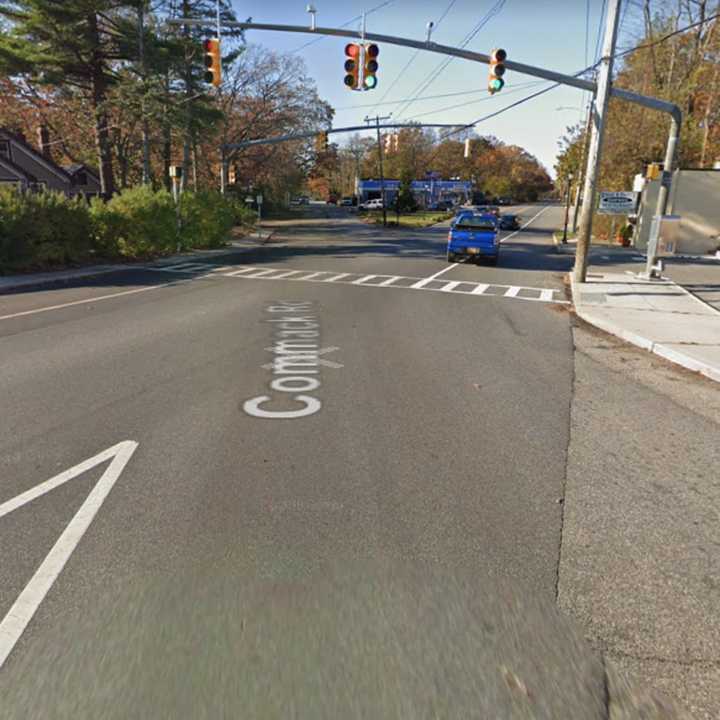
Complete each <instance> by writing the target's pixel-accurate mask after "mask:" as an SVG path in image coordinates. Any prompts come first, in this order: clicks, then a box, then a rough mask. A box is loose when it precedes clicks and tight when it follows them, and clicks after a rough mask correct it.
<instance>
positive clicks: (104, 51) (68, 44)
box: [0, 0, 128, 196]
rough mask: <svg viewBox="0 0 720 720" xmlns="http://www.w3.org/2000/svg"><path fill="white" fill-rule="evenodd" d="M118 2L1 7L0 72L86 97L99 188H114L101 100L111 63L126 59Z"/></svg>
mask: <svg viewBox="0 0 720 720" xmlns="http://www.w3.org/2000/svg"><path fill="white" fill-rule="evenodd" d="M127 5H128V4H127V3H123V2H119V1H118V0H63V2H62V3H59V2H54V1H53V0H15V1H14V2H12V3H11V4H9V5H8V4H5V5H3V6H2V7H0V16H1V17H4V18H5V19H7V20H8V21H9V22H10V32H9V33H8V34H6V35H4V36H2V37H0V71H4V72H5V73H7V74H8V75H16V76H21V77H23V78H24V79H26V80H27V81H28V82H29V83H33V84H40V85H53V86H55V87H58V86H60V85H62V86H65V87H68V88H70V89H75V90H76V91H78V92H79V93H80V94H81V95H82V97H83V98H84V99H86V100H89V101H90V104H91V107H92V109H93V115H94V118H93V119H94V133H95V145H96V151H97V160H98V166H99V171H100V183H101V188H102V192H103V194H104V195H105V196H109V195H111V194H112V193H113V192H114V189H115V180H114V175H113V166H112V154H111V150H110V139H109V127H108V125H109V123H108V113H107V107H106V101H107V97H108V89H109V88H110V86H111V85H112V84H113V83H114V81H115V77H114V74H113V72H112V64H113V63H114V62H116V61H119V60H126V59H127V57H128V56H127V54H126V53H125V51H124V50H123V47H124V46H125V45H126V42H125V41H126V36H125V35H124V27H123V26H124V23H123V19H124V18H123V14H124V13H126V12H127V10H128V7H127Z"/></svg>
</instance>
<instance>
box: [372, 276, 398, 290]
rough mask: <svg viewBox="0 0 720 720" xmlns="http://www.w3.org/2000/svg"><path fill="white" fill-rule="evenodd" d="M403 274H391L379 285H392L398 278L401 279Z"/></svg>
mask: <svg viewBox="0 0 720 720" xmlns="http://www.w3.org/2000/svg"><path fill="white" fill-rule="evenodd" d="M401 277H402V275H391V276H390V277H389V278H388V279H387V280H383V281H382V282H381V283H378V285H377V286H378V287H387V286H388V285H392V284H393V283H394V282H395V281H396V280H400V278H401Z"/></svg>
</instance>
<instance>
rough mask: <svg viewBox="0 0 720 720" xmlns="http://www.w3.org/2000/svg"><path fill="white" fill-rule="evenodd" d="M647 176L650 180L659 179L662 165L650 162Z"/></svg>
mask: <svg viewBox="0 0 720 720" xmlns="http://www.w3.org/2000/svg"><path fill="white" fill-rule="evenodd" d="M645 177H646V178H647V179H648V180H657V179H658V178H659V177H660V165H659V164H658V163H650V164H649V165H648V166H647V171H646V173H645Z"/></svg>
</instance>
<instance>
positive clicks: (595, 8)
mask: <svg viewBox="0 0 720 720" xmlns="http://www.w3.org/2000/svg"><path fill="white" fill-rule="evenodd" d="M313 4H314V6H315V8H316V9H317V24H318V26H320V27H323V26H325V27H341V26H346V27H347V28H348V29H359V21H355V22H352V23H349V21H351V20H352V19H353V18H356V17H357V16H359V15H360V14H361V13H362V12H363V10H364V11H366V12H367V13H368V14H367V31H368V32H377V33H383V34H388V35H397V36H400V37H406V38H411V39H422V40H424V39H425V37H426V33H427V31H426V24H427V22H428V21H430V20H432V21H434V22H435V24H436V28H435V30H434V31H433V36H432V39H433V40H434V41H435V42H437V43H441V44H446V45H452V46H459V45H460V44H461V43H462V41H463V40H464V39H465V38H466V37H467V36H468V34H469V33H470V32H471V31H472V30H473V29H474V28H476V26H477V25H478V24H479V22H480V21H481V20H482V19H483V18H484V17H485V16H486V15H487V14H488V12H489V11H490V10H491V9H493V8H494V7H495V8H498V12H497V13H496V14H495V15H493V16H492V17H490V18H488V19H487V22H486V23H485V24H484V26H483V27H482V28H480V29H479V31H478V32H477V34H476V35H475V36H474V37H473V38H472V40H470V42H469V43H468V44H467V48H468V49H469V50H475V51H477V52H484V53H490V51H491V50H492V49H493V48H496V47H502V48H504V49H505V50H506V51H507V54H508V60H516V61H519V62H523V63H527V64H530V65H535V66H539V67H543V68H547V69H551V70H556V71H558V72H563V73H567V74H573V73H575V72H577V71H579V70H581V69H582V68H584V67H587V65H590V64H592V62H593V61H594V60H595V54H596V45H597V39H598V30H599V27H600V18H601V12H602V8H603V4H604V2H603V0H504V2H503V0H454V1H453V0H364V1H362V0H361V1H358V2H356V1H354V0H353V1H348V0H343V1H342V2H338V1H337V0H336V1H335V2H331V1H330V0H314V3H313ZM233 5H234V8H235V11H236V14H237V17H238V20H245V19H246V18H247V17H252V18H253V21H255V22H266V23H281V24H288V25H308V26H309V21H310V16H309V15H308V14H307V12H306V6H307V3H306V2H303V1H302V0H264V1H263V0H233ZM631 7H632V6H631ZM374 8H377V9H374ZM371 10H372V12H370V11H371ZM586 13H587V27H588V32H587V48H586ZM630 14H632V13H628V15H630ZM443 15H444V17H443ZM621 17H623V24H622V25H621V32H620V44H622V38H623V25H624V24H625V23H626V21H627V24H628V25H629V23H630V21H631V20H632V18H630V17H628V18H625V17H624V16H621ZM441 18H442V19H441ZM348 23H349V24H348ZM246 39H247V42H248V43H252V44H258V45H264V46H266V47H268V48H272V49H274V50H277V51H281V52H293V51H298V53H297V54H298V55H300V56H302V57H303V59H304V61H305V63H306V65H307V69H308V73H309V75H310V76H311V77H312V78H313V79H314V80H315V82H316V84H317V88H318V93H319V95H320V97H321V98H323V99H324V100H327V101H328V102H329V103H330V104H331V105H332V106H333V107H334V108H336V111H337V112H336V115H335V118H334V121H333V126H334V127H343V126H348V125H360V124H362V123H363V118H364V117H365V116H366V115H368V114H373V115H374V114H378V113H379V114H380V115H387V114H388V113H389V112H392V113H393V119H398V118H400V119H417V120H418V121H421V122H437V123H453V124H455V123H457V124H462V123H469V122H472V121H473V120H476V119H477V118H479V117H482V116H483V115H487V114H489V113H491V112H493V111H494V110H497V109H500V108H502V107H503V106H505V105H509V104H510V103H512V102H514V101H515V100H518V99H520V98H522V97H524V96H525V95H528V94H531V93H532V92H535V91H537V90H539V89H542V88H543V87H546V86H547V85H548V84H549V83H547V82H546V81H538V79H537V78H533V77H528V76H526V75H521V74H519V73H516V72H511V71H508V72H507V73H506V74H505V78H504V79H505V87H504V89H503V90H502V91H501V92H499V93H497V94H495V95H494V96H490V95H489V94H488V93H487V92H485V89H486V87H487V66H485V65H481V64H478V63H473V62H469V61H467V60H461V59H459V58H457V59H454V60H453V61H452V62H451V63H450V64H449V65H447V66H446V67H444V68H439V65H441V64H442V63H443V61H444V60H446V59H447V57H446V56H443V55H439V54H437V53H431V52H425V51H422V52H420V53H418V54H417V56H416V57H415V59H414V60H413V61H412V63H411V64H410V66H409V67H407V69H405V71H404V72H403V74H402V76H400V73H401V72H402V71H403V69H404V68H406V66H407V63H408V61H409V60H410V58H411V57H412V56H413V54H414V53H415V51H414V50H412V49H411V48H402V47H398V46H392V45H380V55H379V57H378V62H379V66H380V67H379V70H378V72H377V78H378V86H377V88H376V89H374V90H371V91H367V92H354V91H352V90H348V89H347V88H346V87H345V86H344V85H343V77H344V74H345V73H344V70H343V64H344V62H345V54H344V47H345V44H346V42H348V40H346V39H344V38H330V37H324V38H322V39H319V38H318V36H313V35H310V34H302V35H301V34H294V33H278V32H267V31H262V32H261V31H255V32H253V31H249V32H248V33H247V35H246ZM313 40H314V42H312V44H310V45H308V46H307V47H305V48H302V46H303V45H305V44H306V43H309V42H310V41H313ZM586 57H587V63H586ZM430 78H433V79H432V81H431V82H430V84H429V85H428V86H427V87H425V88H423V84H424V83H425V82H426V81H427V80H429V79H430ZM450 93H458V94H457V95H453V96H451V97H445V98H437V97H433V96H437V95H444V94H450ZM418 95H419V97H418V99H417V100H415V101H414V102H412V103H411V104H409V105H407V104H406V103H398V102H397V101H400V100H407V99H412V98H414V97H415V96H418ZM380 102H382V103H383V104H382V105H378V103H380ZM390 103H393V104H390ZM586 103H587V95H586V94H584V93H583V92H582V91H581V90H578V89H575V88H570V87H564V86H562V87H559V88H557V89H555V90H552V91H550V92H548V93H546V94H545V95H542V96H540V97H538V98H536V99H534V100H530V101H529V102H527V103H525V104H524V105H522V106H520V107H518V108H515V109H512V110H509V111H507V112H505V113H503V114H502V115H500V116H498V117H496V118H493V119H491V120H488V121H486V122H483V123H481V124H479V125H478V126H477V127H476V130H477V132H478V133H479V134H481V135H494V136H496V137H497V138H499V139H500V140H502V141H503V142H505V143H507V144H514V145H520V146H522V147H524V148H525V149H526V150H528V151H529V152H530V153H531V154H533V155H535V157H537V158H538V160H540V162H541V163H542V164H543V165H544V166H545V167H546V169H547V170H548V172H550V174H551V175H553V176H554V169H553V165H554V164H555V159H556V156H557V153H558V141H559V139H560V138H561V137H562V135H563V134H564V133H565V131H566V128H567V127H568V126H570V125H574V124H576V123H578V122H580V121H581V120H582V118H583V116H584V107H585V105H586ZM458 105H461V107H456V106H458ZM335 138H337V139H338V141H339V142H342V141H341V140H339V136H335Z"/></svg>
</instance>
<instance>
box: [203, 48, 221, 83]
mask: <svg viewBox="0 0 720 720" xmlns="http://www.w3.org/2000/svg"><path fill="white" fill-rule="evenodd" d="M203 50H204V51H205V68H206V69H205V82H206V83H210V84H212V85H214V86H215V87H219V86H220V83H221V82H222V77H221V76H222V60H221V58H220V38H208V39H207V40H205V41H204V42H203Z"/></svg>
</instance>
